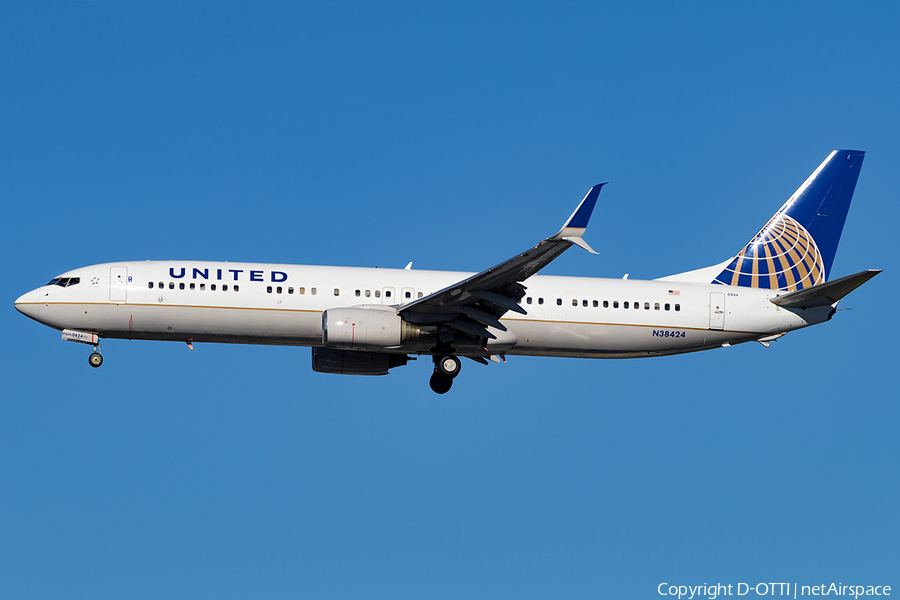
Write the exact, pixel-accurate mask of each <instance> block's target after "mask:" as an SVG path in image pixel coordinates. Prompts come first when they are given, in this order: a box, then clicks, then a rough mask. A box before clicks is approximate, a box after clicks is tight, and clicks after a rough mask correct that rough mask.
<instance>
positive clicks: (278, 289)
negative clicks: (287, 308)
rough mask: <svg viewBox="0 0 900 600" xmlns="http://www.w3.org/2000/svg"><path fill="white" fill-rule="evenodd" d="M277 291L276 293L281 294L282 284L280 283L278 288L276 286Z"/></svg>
mask: <svg viewBox="0 0 900 600" xmlns="http://www.w3.org/2000/svg"><path fill="white" fill-rule="evenodd" d="M275 293H276V294H280V293H281V286H280V285H279V286H278V287H277V288H275Z"/></svg>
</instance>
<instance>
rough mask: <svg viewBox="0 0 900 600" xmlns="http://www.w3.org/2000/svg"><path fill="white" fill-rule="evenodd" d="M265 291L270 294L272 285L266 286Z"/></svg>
mask: <svg viewBox="0 0 900 600" xmlns="http://www.w3.org/2000/svg"><path fill="white" fill-rule="evenodd" d="M266 293H267V294H271V293H272V286H271V285H269V286H266Z"/></svg>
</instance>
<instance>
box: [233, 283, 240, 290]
mask: <svg viewBox="0 0 900 600" xmlns="http://www.w3.org/2000/svg"><path fill="white" fill-rule="evenodd" d="M231 289H233V290H234V291H238V290H240V289H241V288H239V287H238V284H234V287H233V288H231Z"/></svg>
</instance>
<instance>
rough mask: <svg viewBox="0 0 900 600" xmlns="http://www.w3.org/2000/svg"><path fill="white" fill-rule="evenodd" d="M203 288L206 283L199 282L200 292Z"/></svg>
mask: <svg viewBox="0 0 900 600" xmlns="http://www.w3.org/2000/svg"><path fill="white" fill-rule="evenodd" d="M205 289H206V284H205V283H201V284H200V291H201V292H202V291H203V290H205Z"/></svg>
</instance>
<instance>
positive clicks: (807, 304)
mask: <svg viewBox="0 0 900 600" xmlns="http://www.w3.org/2000/svg"><path fill="white" fill-rule="evenodd" d="M879 273H881V269H869V270H868V271H862V272H860V273H856V274H855V275H847V276H846V277H841V278H840V279H835V280H834V281H828V282H826V283H820V284H819V285H814V286H812V287H810V288H804V289H802V290H797V291H796V292H791V293H790V294H784V295H783V296H777V297H775V298H772V299H771V300H770V302H772V304H777V305H778V306H783V307H785V308H812V307H814V306H831V305H832V304H834V303H835V302H837V301H838V300H840V299H841V298H843V297H844V296H846V295H847V294H849V293H850V292H852V291H853V290H855V289H856V288H858V287H859V286H861V285H862V284H864V283H865V282H867V281H868V280H870V279H872V278H873V277H875V276H876V275H878V274H879Z"/></svg>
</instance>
